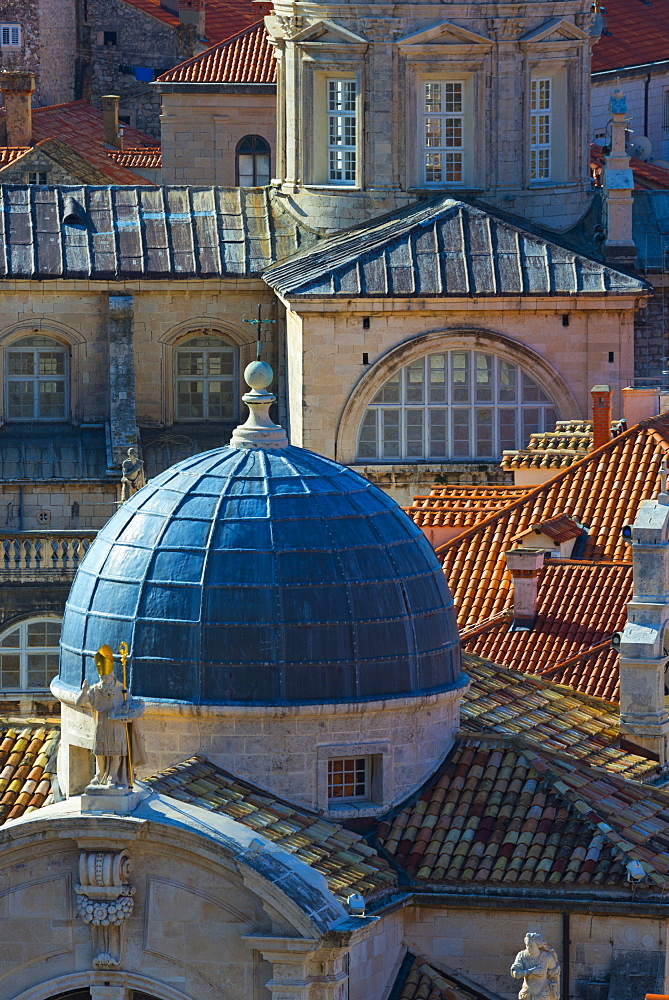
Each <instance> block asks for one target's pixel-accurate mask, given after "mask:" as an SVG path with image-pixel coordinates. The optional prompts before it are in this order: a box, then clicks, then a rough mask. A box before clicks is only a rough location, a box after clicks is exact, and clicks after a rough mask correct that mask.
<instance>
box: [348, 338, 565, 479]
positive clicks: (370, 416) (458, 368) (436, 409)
mask: <svg viewBox="0 0 669 1000" xmlns="http://www.w3.org/2000/svg"><path fill="white" fill-rule="evenodd" d="M557 418H558V412H557V408H556V405H555V402H554V401H553V400H552V399H551V397H550V396H549V395H548V393H547V392H546V390H545V389H544V388H542V386H541V385H539V383H538V382H537V381H536V379H534V378H533V377H532V375H530V374H529V372H527V371H524V370H523V369H522V368H521V367H519V366H518V365H517V364H514V363H513V362H511V361H508V360H507V359H505V358H501V357H498V356H496V355H494V354H488V353H484V352H482V351H467V350H452V351H441V352H439V353H435V354H430V355H428V356H426V357H423V358H420V359H419V360H417V361H414V362H412V363H411V364H410V365H407V366H406V367H405V368H402V369H401V370H400V371H398V372H396V373H395V374H394V375H392V376H391V377H390V378H389V379H388V380H387V382H386V383H385V385H383V386H382V387H381V389H379V391H378V392H377V393H376V395H375V396H374V398H373V399H372V401H371V403H370V405H369V406H368V407H367V410H366V411H365V415H364V417H363V419H362V421H361V424H360V428H359V432H358V449H357V460H358V461H359V462H361V461H366V462H369V461H380V462H400V461H432V460H436V461H446V462H447V461H481V460H495V461H497V460H499V459H500V458H501V455H502V452H503V451H505V450H511V449H516V448H522V447H524V445H525V444H526V443H527V442H528V440H529V436H530V434H532V433H533V432H535V431H544V430H551V429H552V428H553V427H554V426H555V421H556V419H557Z"/></svg>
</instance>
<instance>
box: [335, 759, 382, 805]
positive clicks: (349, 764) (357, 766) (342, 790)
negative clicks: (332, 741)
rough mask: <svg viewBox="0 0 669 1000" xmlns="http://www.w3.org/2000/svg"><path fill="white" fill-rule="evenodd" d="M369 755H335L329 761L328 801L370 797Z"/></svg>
mask: <svg viewBox="0 0 669 1000" xmlns="http://www.w3.org/2000/svg"><path fill="white" fill-rule="evenodd" d="M370 771H371V768H370V766H369V757H335V758H331V759H330V760H329V761H328V801H329V802H333V803H335V802H352V801H356V800H360V799H369V797H370Z"/></svg>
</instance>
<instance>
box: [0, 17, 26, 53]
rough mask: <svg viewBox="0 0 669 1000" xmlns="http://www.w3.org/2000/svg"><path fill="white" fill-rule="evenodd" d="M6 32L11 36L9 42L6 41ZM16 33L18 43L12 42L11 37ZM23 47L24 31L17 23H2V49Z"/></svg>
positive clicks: (0, 36)
mask: <svg viewBox="0 0 669 1000" xmlns="http://www.w3.org/2000/svg"><path fill="white" fill-rule="evenodd" d="M5 31H7V32H8V34H9V39H10V40H9V41H7V42H5V41H4V35H5ZM13 33H16V36H17V41H15V42H14V41H11V36H12V34H13ZM22 45H23V31H22V30H21V25H20V24H19V23H18V22H17V21H3V22H2V23H0V49H20V48H21V46H22Z"/></svg>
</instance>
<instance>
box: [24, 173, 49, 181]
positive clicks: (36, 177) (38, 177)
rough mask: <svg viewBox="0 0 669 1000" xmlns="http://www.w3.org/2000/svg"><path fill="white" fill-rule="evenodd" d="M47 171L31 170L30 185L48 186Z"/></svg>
mask: <svg viewBox="0 0 669 1000" xmlns="http://www.w3.org/2000/svg"><path fill="white" fill-rule="evenodd" d="M47 183H48V181H47V173H46V170H29V171H28V184H47Z"/></svg>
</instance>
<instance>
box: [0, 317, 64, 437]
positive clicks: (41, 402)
mask: <svg viewBox="0 0 669 1000" xmlns="http://www.w3.org/2000/svg"><path fill="white" fill-rule="evenodd" d="M68 359H69V354H68V350H67V348H66V347H63V345H62V344H59V343H58V341H57V340H52V339H51V338H50V337H43V336H41V335H40V336H32V337H22V338H21V339H20V340H16V341H15V342H14V343H13V344H12V345H11V346H10V347H8V348H6V350H5V417H6V419H7V420H65V419H66V418H67V374H68V372H67V370H68Z"/></svg>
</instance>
